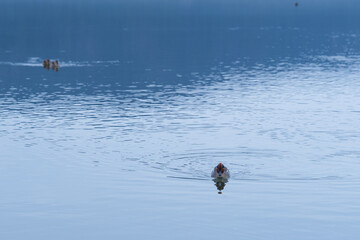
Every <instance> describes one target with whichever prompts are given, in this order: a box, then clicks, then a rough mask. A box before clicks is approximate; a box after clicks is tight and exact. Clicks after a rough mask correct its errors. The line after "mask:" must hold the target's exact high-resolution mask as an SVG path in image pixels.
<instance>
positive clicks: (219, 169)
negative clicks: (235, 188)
mask: <svg viewBox="0 0 360 240" xmlns="http://www.w3.org/2000/svg"><path fill="white" fill-rule="evenodd" d="M211 177H213V178H214V179H213V181H214V182H215V186H216V188H217V189H218V190H219V192H218V193H219V194H221V193H222V192H221V191H222V190H223V189H224V188H225V185H226V183H227V182H228V179H229V178H230V171H229V169H227V167H225V166H224V164H222V163H219V164H218V165H217V166H216V167H215V168H214V170H213V171H212V172H211Z"/></svg>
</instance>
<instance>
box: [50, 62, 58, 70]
mask: <svg viewBox="0 0 360 240" xmlns="http://www.w3.org/2000/svg"><path fill="white" fill-rule="evenodd" d="M59 68H60V64H59V62H58V60H55V61H53V62H51V69H52V70H55V71H58V70H59Z"/></svg>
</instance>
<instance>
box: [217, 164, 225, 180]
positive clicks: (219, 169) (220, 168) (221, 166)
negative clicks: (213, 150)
mask: <svg viewBox="0 0 360 240" xmlns="http://www.w3.org/2000/svg"><path fill="white" fill-rule="evenodd" d="M224 171H225V166H224V164H222V163H219V164H218V165H217V166H216V172H217V173H218V174H219V177H221V176H222V174H223V173H224Z"/></svg>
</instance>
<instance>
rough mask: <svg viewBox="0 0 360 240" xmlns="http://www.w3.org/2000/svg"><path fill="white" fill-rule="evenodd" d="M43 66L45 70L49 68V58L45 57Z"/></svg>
mask: <svg viewBox="0 0 360 240" xmlns="http://www.w3.org/2000/svg"><path fill="white" fill-rule="evenodd" d="M42 64H43V67H44V68H46V69H47V70H49V69H50V60H49V59H45V60H44V61H43V62H42Z"/></svg>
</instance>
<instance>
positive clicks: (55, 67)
mask: <svg viewBox="0 0 360 240" xmlns="http://www.w3.org/2000/svg"><path fill="white" fill-rule="evenodd" d="M42 65H43V68H45V69H47V70H49V69H50V67H51V69H52V70H54V71H59V68H60V64H59V61H58V60H55V61H50V59H45V60H44V61H43V62H42Z"/></svg>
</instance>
